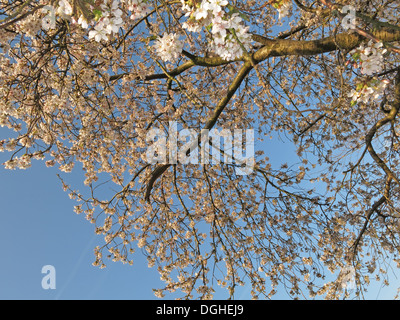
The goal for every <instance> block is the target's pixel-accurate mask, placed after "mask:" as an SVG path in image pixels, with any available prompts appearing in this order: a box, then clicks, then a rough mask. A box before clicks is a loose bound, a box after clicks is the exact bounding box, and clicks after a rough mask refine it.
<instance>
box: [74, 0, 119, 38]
mask: <svg viewBox="0 0 400 320" xmlns="http://www.w3.org/2000/svg"><path fill="white" fill-rule="evenodd" d="M100 7H101V9H102V10H101V11H102V13H101V18H100V19H99V21H98V22H97V24H96V26H95V27H94V30H91V31H89V38H95V40H96V41H101V40H102V39H103V40H108V36H107V35H109V34H112V33H118V31H119V28H120V27H121V26H122V24H123V20H122V18H121V16H122V11H121V10H120V9H119V4H118V1H115V0H113V2H112V3H111V6H110V7H109V6H107V5H106V4H102V5H101V6H100ZM81 18H82V17H81ZM78 22H79V21H78ZM81 25H82V27H83V28H85V27H87V22H86V21H85V20H84V19H83V18H82V20H81Z"/></svg>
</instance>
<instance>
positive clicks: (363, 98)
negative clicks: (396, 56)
mask: <svg viewBox="0 0 400 320" xmlns="http://www.w3.org/2000/svg"><path fill="white" fill-rule="evenodd" d="M386 52H387V50H386V49H385V48H384V47H383V43H382V42H376V43H374V42H373V41H372V40H370V41H369V42H368V44H367V45H365V44H361V45H360V46H359V47H358V48H356V49H354V50H352V51H350V54H351V57H352V61H351V60H349V61H348V62H347V64H349V63H351V62H353V66H354V67H355V68H360V71H361V74H363V75H366V76H369V77H371V76H373V75H374V74H377V73H379V72H382V70H383V68H384V57H385V54H386ZM388 84H389V81H388V80H378V79H377V78H376V77H373V78H372V79H368V80H367V81H363V82H360V83H359V84H358V85H357V87H356V89H353V90H352V91H351V92H350V93H349V94H348V96H349V97H351V98H352V105H355V104H357V103H358V102H364V103H367V102H368V101H370V100H371V99H372V100H378V99H379V98H380V97H381V96H382V95H383V93H384V91H385V88H386V87H387V85H388Z"/></svg>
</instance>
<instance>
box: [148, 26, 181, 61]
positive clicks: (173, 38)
mask: <svg viewBox="0 0 400 320" xmlns="http://www.w3.org/2000/svg"><path fill="white" fill-rule="evenodd" d="M154 47H155V49H156V52H157V54H158V55H159V57H160V58H161V59H162V60H164V61H171V62H175V61H176V59H177V58H178V57H179V55H180V53H181V52H182V49H183V42H182V41H180V40H179V39H178V35H177V34H175V33H170V34H168V33H166V32H165V33H164V35H163V37H161V38H158V39H157V40H156V43H155V45H154Z"/></svg>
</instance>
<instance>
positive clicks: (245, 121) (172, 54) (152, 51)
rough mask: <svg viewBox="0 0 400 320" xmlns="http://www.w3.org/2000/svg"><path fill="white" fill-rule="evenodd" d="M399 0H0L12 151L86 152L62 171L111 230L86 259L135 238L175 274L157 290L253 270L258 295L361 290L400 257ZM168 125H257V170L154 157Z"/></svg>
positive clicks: (232, 284) (3, 95) (6, 144)
mask: <svg viewBox="0 0 400 320" xmlns="http://www.w3.org/2000/svg"><path fill="white" fill-rule="evenodd" d="M399 9H400V4H399V2H398V1H394V0H368V1H365V0H363V1H361V0H349V1H343V0H336V1H335V2H333V0H332V1H330V0H312V1H311V0H270V1H227V0H188V1H185V0H179V1H178V0H172V1H169V0H160V1H150V0H120V1H119V0H96V1H94V0H59V1H58V0H51V1H44V0H13V1H9V0H1V1H0V39H1V42H0V125H1V126H2V127H7V128H9V129H10V131H9V132H10V135H9V137H4V138H1V139H0V151H7V152H9V154H10V158H9V160H8V161H6V162H5V163H4V165H5V167H6V168H7V169H17V168H18V169H26V168H29V167H30V166H31V161H32V160H33V159H39V160H43V161H45V162H46V165H47V166H58V167H59V169H60V170H61V171H62V172H70V171H71V170H73V168H74V166H75V165H76V166H77V167H79V168H82V169H83V171H84V177H83V180H84V184H85V185H86V189H85V190H77V189H76V188H75V187H74V186H70V185H68V181H67V180H68V176H67V175H64V174H63V176H62V183H63V187H64V190H65V191H67V192H68V193H69V195H70V197H71V198H74V199H76V200H77V201H78V203H77V205H76V206H75V212H76V213H78V214H79V213H82V214H83V215H85V217H86V219H87V220H88V221H90V223H92V224H93V225H94V230H95V232H96V233H97V234H99V235H102V236H103V237H104V241H103V240H102V239H100V240H101V241H100V240H99V243H100V244H99V245H98V246H96V248H94V252H95V261H94V263H93V264H94V265H96V266H99V267H105V265H106V263H107V262H108V260H109V259H111V260H112V261H121V262H123V263H133V261H134V259H135V254H140V253H135V251H137V249H138V248H140V249H141V251H142V253H144V254H145V255H146V256H147V261H148V265H149V266H150V267H153V266H154V267H157V269H158V271H159V273H160V275H161V279H162V280H163V281H165V287H163V288H155V290H154V292H155V295H156V296H159V297H162V296H164V295H165V294H168V293H169V292H174V291H178V292H180V293H181V296H182V298H201V299H206V298H212V297H213V292H214V291H215V290H216V288H217V287H222V288H226V289H227V297H230V298H234V297H235V290H237V288H238V287H239V286H242V285H244V284H245V283H246V284H248V283H250V284H251V286H252V291H251V293H252V296H253V297H254V298H273V296H274V294H276V293H277V292H278V289H286V291H287V292H288V293H289V295H290V296H291V297H293V298H310V297H311V298H319V297H322V298H325V299H339V298H343V297H363V292H364V291H365V290H366V289H367V288H368V285H369V284H370V282H371V280H372V279H376V280H378V281H381V282H382V283H383V284H388V281H389V280H390V277H389V275H388V270H390V269H392V268H396V267H400V257H399V252H400V243H399V241H400V238H399V237H400V211H399V210H400V205H399V204H400V201H399V200H400V199H399V190H400V189H399V187H400V180H399V179H400V163H399V152H400V139H399V137H400V127H399V120H398V112H399V108H400V64H399V53H400V47H399V43H400V24H399V20H400V12H399ZM171 123H177V124H178V126H179V128H180V129H190V130H194V131H195V132H198V133H200V132H201V131H202V130H211V129H218V130H223V129H225V130H230V131H232V132H233V131H234V130H235V129H236V130H237V129H241V130H242V131H243V132H244V130H248V129H252V130H254V133H255V138H256V144H255V155H254V156H255V163H254V166H253V170H252V172H251V173H250V174H238V173H237V170H235V169H237V168H238V167H241V163H240V161H231V162H229V163H227V162H223V161H221V162H218V163H198V164H193V163H189V164H184V163H182V161H177V162H171V161H166V162H165V161H162V162H160V163H153V162H149V161H148V159H147V158H146V150H148V147H149V145H150V144H151V142H152V141H150V140H149V138H148V134H149V132H150V131H151V130H154V129H158V130H160V132H164V133H165V136H166V137H167V138H169V139H168V145H169V146H170V144H171V143H172V142H171V139H172V138H173V137H172V135H171V132H170V130H169V129H170V126H171ZM270 139H272V140H273V141H276V143H277V144H279V141H282V142H285V144H284V146H288V145H289V146H290V147H293V148H294V150H295V153H294V155H295V156H293V157H291V158H290V159H285V158H284V157H282V156H281V157H279V160H280V161H281V163H278V164H277V163H276V162H274V161H271V160H270V158H271V157H272V156H274V157H275V158H276V156H277V154H278V155H279V153H281V152H282V149H281V148H283V147H282V146H281V147H275V148H274V149H271V148H267V147H266V145H268V143H267V141H268V140H270ZM199 141H200V139H199ZM153 142H154V141H153ZM242 142H243V143H244V140H243V141H241V143H242ZM178 143H179V144H180V145H181V144H182V143H183V141H178ZM277 144H274V145H277ZM202 148H203V149H204V148H205V146H204V143H203V144H202V143H199V144H198V145H197V147H196V148H195V149H196V150H197V149H202ZM196 150H192V149H191V150H190V151H189V150H188V151H187V152H186V153H187V154H188V155H189V154H190V153H191V154H192V155H193V152H196ZM198 151H199V150H197V152H198ZM219 152H220V153H221V157H222V156H223V155H224V154H226V153H227V152H228V149H227V148H223V147H221V148H220V149H219ZM169 156H171V154H169ZM104 198H106V199H104Z"/></svg>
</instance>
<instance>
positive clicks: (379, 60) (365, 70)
mask: <svg viewBox="0 0 400 320" xmlns="http://www.w3.org/2000/svg"><path fill="white" fill-rule="evenodd" d="M386 52H387V50H386V49H385V48H383V43H382V42H376V43H374V42H373V41H372V40H370V41H369V42H368V44H367V45H366V46H365V45H364V44H361V45H360V46H359V47H358V48H356V49H354V50H352V51H350V54H351V55H352V58H353V60H354V66H355V67H358V68H360V69H361V73H362V74H365V75H369V76H372V75H373V74H375V73H379V72H381V71H382V70H383V65H384V55H385V53H386Z"/></svg>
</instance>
